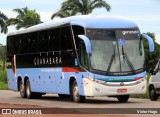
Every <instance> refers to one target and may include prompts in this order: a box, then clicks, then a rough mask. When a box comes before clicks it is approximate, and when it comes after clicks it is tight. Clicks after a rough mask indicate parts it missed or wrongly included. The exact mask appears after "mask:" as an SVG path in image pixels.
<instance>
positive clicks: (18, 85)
mask: <svg viewBox="0 0 160 117" xmlns="http://www.w3.org/2000/svg"><path fill="white" fill-rule="evenodd" d="M21 81H22V78H21V76H18V80H17V89H18V91H20V82H21Z"/></svg>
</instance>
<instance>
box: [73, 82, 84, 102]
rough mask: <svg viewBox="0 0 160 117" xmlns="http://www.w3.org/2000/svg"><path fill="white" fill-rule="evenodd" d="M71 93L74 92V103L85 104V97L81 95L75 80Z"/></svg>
mask: <svg viewBox="0 0 160 117" xmlns="http://www.w3.org/2000/svg"><path fill="white" fill-rule="evenodd" d="M71 91H72V92H71V93H72V99H73V101H74V102H77V103H83V102H84V101H85V97H84V96H80V95H79V91H78V85H77V82H76V80H74V82H73V84H72V89H71Z"/></svg>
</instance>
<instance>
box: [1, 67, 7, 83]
mask: <svg viewBox="0 0 160 117" xmlns="http://www.w3.org/2000/svg"><path fill="white" fill-rule="evenodd" d="M0 81H1V82H4V83H7V72H6V71H2V70H0Z"/></svg>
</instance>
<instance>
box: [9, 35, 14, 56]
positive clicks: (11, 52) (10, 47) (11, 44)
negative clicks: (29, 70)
mask: <svg viewBox="0 0 160 117" xmlns="http://www.w3.org/2000/svg"><path fill="white" fill-rule="evenodd" d="M13 42H14V40H13V36H8V37H7V55H12V54H13V52H14V50H13Z"/></svg>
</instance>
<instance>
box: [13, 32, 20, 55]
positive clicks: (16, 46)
mask: <svg viewBox="0 0 160 117" xmlns="http://www.w3.org/2000/svg"><path fill="white" fill-rule="evenodd" d="M13 40H14V41H13V53H14V54H19V52H20V50H19V47H20V38H19V35H15V36H14V38H13Z"/></svg>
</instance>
